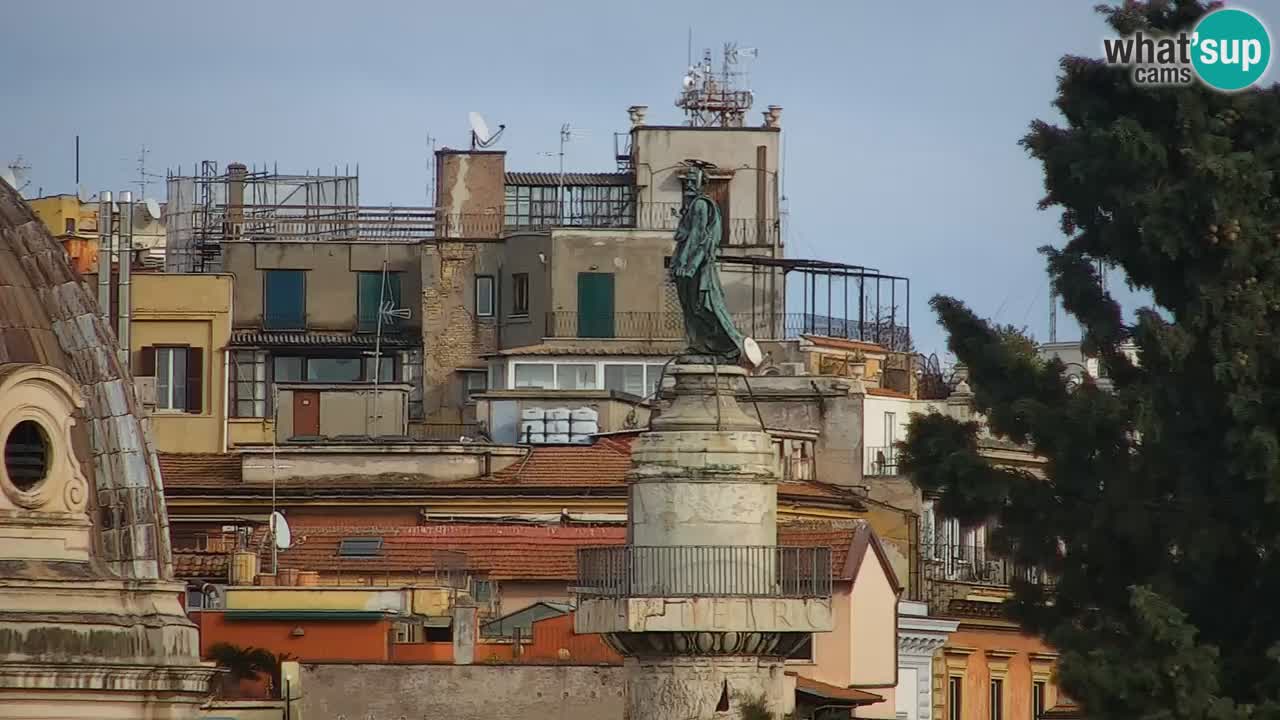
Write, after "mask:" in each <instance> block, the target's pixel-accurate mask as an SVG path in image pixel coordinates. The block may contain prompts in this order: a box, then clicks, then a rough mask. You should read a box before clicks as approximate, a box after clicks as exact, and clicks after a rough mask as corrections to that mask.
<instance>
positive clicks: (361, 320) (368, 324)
mask: <svg viewBox="0 0 1280 720" xmlns="http://www.w3.org/2000/svg"><path fill="white" fill-rule="evenodd" d="M384 283H385V285H384ZM379 297H381V301H379ZM385 304H390V307H392V308H398V307H400V273H394V272H389V273H386V276H385V279H384V276H383V273H380V272H362V273H359V274H358V279H357V288H356V315H357V320H356V323H357V330H359V331H360V332H375V331H377V329H378V309H379V308H380V307H382V306H383V305H385ZM396 322H397V319H396V318H395V317H394V316H391V315H383V316H382V327H383V328H384V329H385V328H390V327H395V325H396Z"/></svg>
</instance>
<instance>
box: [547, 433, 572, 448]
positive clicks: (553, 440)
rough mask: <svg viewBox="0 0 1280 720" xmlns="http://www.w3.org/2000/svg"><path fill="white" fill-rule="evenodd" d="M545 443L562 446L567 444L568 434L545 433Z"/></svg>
mask: <svg viewBox="0 0 1280 720" xmlns="http://www.w3.org/2000/svg"><path fill="white" fill-rule="evenodd" d="M546 437H547V442H548V443H549V444H552V445H563V444H566V443H568V442H569V433H555V434H552V433H547V436H546Z"/></svg>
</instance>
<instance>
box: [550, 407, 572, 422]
mask: <svg viewBox="0 0 1280 720" xmlns="http://www.w3.org/2000/svg"><path fill="white" fill-rule="evenodd" d="M569 418H570V413H569V408H551V409H550V410H548V411H547V419H548V420H568V419H569Z"/></svg>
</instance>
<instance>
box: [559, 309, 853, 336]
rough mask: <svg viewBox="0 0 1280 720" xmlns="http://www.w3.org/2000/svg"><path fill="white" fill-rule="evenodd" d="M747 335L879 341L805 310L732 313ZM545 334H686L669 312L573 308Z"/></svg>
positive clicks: (850, 324)
mask: <svg viewBox="0 0 1280 720" xmlns="http://www.w3.org/2000/svg"><path fill="white" fill-rule="evenodd" d="M731 317H732V318H733V322H734V324H735V325H736V326H737V327H738V329H739V330H740V331H742V333H743V334H744V335H747V336H748V337H751V338H755V339H756V340H794V339H795V338H798V337H800V336H801V335H823V336H829V337H838V338H844V339H848V340H865V341H867V342H876V339H875V338H876V335H875V329H874V328H872V327H870V326H868V327H867V328H866V329H865V330H866V332H865V333H859V332H858V323H857V322H856V321H853V320H841V319H834V318H826V317H817V316H814V315H805V314H803V313H751V312H738V313H733V314H732V315H731ZM545 337H549V338H630V339H643V340H679V339H682V338H683V337H684V317H683V316H682V315H680V314H679V313H666V312H613V313H609V312H597V313H591V312H585V313H583V312H574V311H570V310H554V311H551V312H548V313H547V315H546V332H545Z"/></svg>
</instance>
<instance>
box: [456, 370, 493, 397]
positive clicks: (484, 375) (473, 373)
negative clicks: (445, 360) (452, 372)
mask: <svg viewBox="0 0 1280 720" xmlns="http://www.w3.org/2000/svg"><path fill="white" fill-rule="evenodd" d="M488 389H489V372H488V371H487V370H464V371H462V402H464V403H473V402H475V400H474V399H473V396H474V395H476V394H477V393H482V392H484V391H485V390H488Z"/></svg>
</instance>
